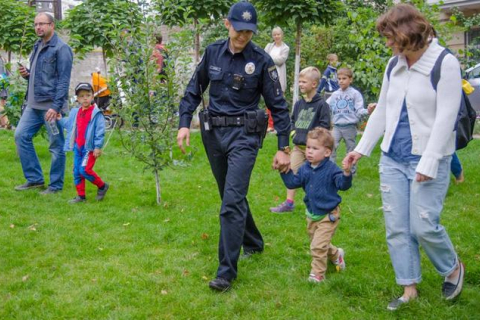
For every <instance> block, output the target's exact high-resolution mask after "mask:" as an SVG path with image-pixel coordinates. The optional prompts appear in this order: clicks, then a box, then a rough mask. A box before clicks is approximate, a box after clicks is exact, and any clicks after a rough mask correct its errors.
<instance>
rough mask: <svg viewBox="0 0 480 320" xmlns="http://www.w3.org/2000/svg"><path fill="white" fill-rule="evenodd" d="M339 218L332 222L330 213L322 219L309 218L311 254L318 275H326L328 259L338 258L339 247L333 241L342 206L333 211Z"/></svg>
mask: <svg viewBox="0 0 480 320" xmlns="http://www.w3.org/2000/svg"><path fill="white" fill-rule="evenodd" d="M332 214H333V215H334V216H335V217H336V218H337V220H336V221H335V222H331V221H330V219H329V218H328V214H327V215H325V217H324V218H323V219H322V220H319V221H312V220H311V219H309V218H307V231H308V235H309V236H310V240H311V243H310V254H311V255H312V270H311V273H314V274H315V275H317V276H324V275H325V271H326V270H327V261H328V260H330V261H332V262H334V261H336V260H337V259H338V249H337V247H335V246H334V245H333V244H332V243H331V241H332V238H333V236H334V235H335V230H337V226H338V223H339V222H340V221H339V219H340V208H339V207H337V208H335V209H334V210H333V211H332Z"/></svg>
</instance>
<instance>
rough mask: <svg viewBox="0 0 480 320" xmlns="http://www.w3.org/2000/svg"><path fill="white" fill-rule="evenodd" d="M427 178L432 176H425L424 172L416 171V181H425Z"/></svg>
mask: <svg viewBox="0 0 480 320" xmlns="http://www.w3.org/2000/svg"><path fill="white" fill-rule="evenodd" d="M429 180H432V178H430V177H429V176H426V175H424V174H421V173H418V172H417V174H416V175H415V181H417V182H425V181H429Z"/></svg>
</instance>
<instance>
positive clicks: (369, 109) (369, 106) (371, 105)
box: [367, 102, 377, 114]
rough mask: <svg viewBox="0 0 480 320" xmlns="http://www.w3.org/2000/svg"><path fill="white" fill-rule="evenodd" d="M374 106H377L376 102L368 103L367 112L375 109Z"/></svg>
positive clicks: (370, 112) (369, 112)
mask: <svg viewBox="0 0 480 320" xmlns="http://www.w3.org/2000/svg"><path fill="white" fill-rule="evenodd" d="M376 107H377V103H376V102H374V103H370V104H368V106H367V111H368V114H372V112H373V110H375V108H376Z"/></svg>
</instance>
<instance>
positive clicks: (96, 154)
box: [93, 148, 102, 159]
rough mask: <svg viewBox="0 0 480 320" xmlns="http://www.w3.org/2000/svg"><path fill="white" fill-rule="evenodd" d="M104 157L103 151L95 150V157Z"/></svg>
mask: <svg viewBox="0 0 480 320" xmlns="http://www.w3.org/2000/svg"><path fill="white" fill-rule="evenodd" d="M101 155H102V149H97V148H96V149H94V150H93V156H94V157H95V159H96V158H98V157H100V156H101Z"/></svg>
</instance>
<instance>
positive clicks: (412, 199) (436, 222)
mask: <svg viewBox="0 0 480 320" xmlns="http://www.w3.org/2000/svg"><path fill="white" fill-rule="evenodd" d="M450 161H451V157H450V156H448V157H444V158H443V159H442V160H440V164H439V167H438V173H437V177H436V178H435V179H433V180H429V181H425V182H421V183H419V182H416V181H415V175H416V173H415V169H416V167H417V165H418V162H417V161H414V162H409V163H401V162H397V161H395V160H393V159H392V158H389V157H387V156H385V155H382V157H381V159H380V191H381V192H382V202H383V212H384V217H385V229H386V235H387V245H388V249H389V252H390V258H391V260H392V264H393V268H394V270H395V278H396V282H397V284H399V285H402V286H405V285H411V284H415V283H418V282H420V281H421V280H422V274H421V268H420V252H419V246H420V245H421V246H422V247H423V249H424V250H425V253H426V254H427V256H428V258H429V259H430V261H431V262H432V264H433V265H434V267H435V269H437V271H438V273H440V275H442V276H447V275H449V274H450V273H452V272H453V271H454V270H455V268H456V266H457V254H456V253H455V249H454V247H453V245H452V242H451V241H450V238H449V237H448V235H447V232H446V231H445V228H444V227H443V226H442V225H441V224H440V213H441V212H442V209H443V202H444V200H445V196H446V194H447V190H448V184H449V182H450V179H449V178H450Z"/></svg>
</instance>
